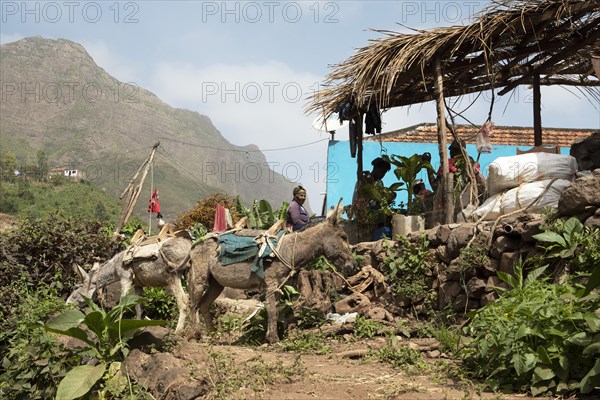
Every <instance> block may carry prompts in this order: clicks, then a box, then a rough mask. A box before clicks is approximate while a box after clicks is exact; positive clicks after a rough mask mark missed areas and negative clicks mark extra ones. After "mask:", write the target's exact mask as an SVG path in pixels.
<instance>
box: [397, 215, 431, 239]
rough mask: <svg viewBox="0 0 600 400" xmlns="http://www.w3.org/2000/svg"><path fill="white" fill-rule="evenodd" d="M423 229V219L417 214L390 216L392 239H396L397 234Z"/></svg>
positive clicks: (404, 234)
mask: <svg viewBox="0 0 600 400" xmlns="http://www.w3.org/2000/svg"><path fill="white" fill-rule="evenodd" d="M424 230H425V220H424V219H423V217H421V216H419V215H402V214H396V215H394V216H393V217H392V235H393V239H396V237H397V236H398V235H402V236H406V235H408V234H409V233H411V232H417V231H424Z"/></svg>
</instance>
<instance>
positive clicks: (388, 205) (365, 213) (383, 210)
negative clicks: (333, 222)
mask: <svg viewBox="0 0 600 400" xmlns="http://www.w3.org/2000/svg"><path fill="white" fill-rule="evenodd" d="M400 185H401V183H397V184H394V185H392V186H391V187H390V188H387V187H385V186H384V185H383V184H382V183H381V182H380V181H376V182H374V183H367V182H360V184H359V185H358V187H357V189H356V190H358V191H360V192H361V194H362V195H361V196H358V197H357V198H356V199H355V200H354V201H353V203H352V205H349V206H346V207H344V211H346V213H347V214H348V216H349V217H350V218H352V220H353V221H355V222H356V223H357V224H358V225H359V226H363V227H372V226H373V225H375V224H378V223H381V222H383V221H385V220H386V219H387V218H389V217H390V216H391V215H392V214H394V210H393V209H392V205H393V204H394V199H395V197H396V193H395V190H397V188H398V187H399V186H400Z"/></svg>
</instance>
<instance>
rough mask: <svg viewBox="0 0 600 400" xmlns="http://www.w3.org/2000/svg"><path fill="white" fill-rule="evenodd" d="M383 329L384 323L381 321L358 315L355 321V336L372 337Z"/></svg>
mask: <svg viewBox="0 0 600 400" xmlns="http://www.w3.org/2000/svg"><path fill="white" fill-rule="evenodd" d="M382 329H383V324H381V323H380V322H377V321H372V320H370V319H366V318H364V317H361V316H358V317H356V322H355V323H354V336H358V337H360V338H372V337H373V336H376V335H378V334H380V333H381V331H382Z"/></svg>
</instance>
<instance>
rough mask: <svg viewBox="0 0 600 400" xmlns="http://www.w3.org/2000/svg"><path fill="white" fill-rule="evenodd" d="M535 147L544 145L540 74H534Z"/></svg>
mask: <svg viewBox="0 0 600 400" xmlns="http://www.w3.org/2000/svg"><path fill="white" fill-rule="evenodd" d="M533 145H534V146H541V145H542V92H541V90H540V74H538V73H537V72H536V73H535V74H533Z"/></svg>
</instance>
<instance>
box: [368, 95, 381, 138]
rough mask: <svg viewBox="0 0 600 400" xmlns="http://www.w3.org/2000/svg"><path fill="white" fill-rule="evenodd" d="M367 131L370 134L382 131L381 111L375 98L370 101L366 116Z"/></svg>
mask: <svg viewBox="0 0 600 400" xmlns="http://www.w3.org/2000/svg"><path fill="white" fill-rule="evenodd" d="M365 133H367V134H369V135H374V134H376V133H381V113H380V112H379V108H378V107H377V104H376V102H375V100H371V102H370V103H369V109H368V110H367V114H366V116H365Z"/></svg>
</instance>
